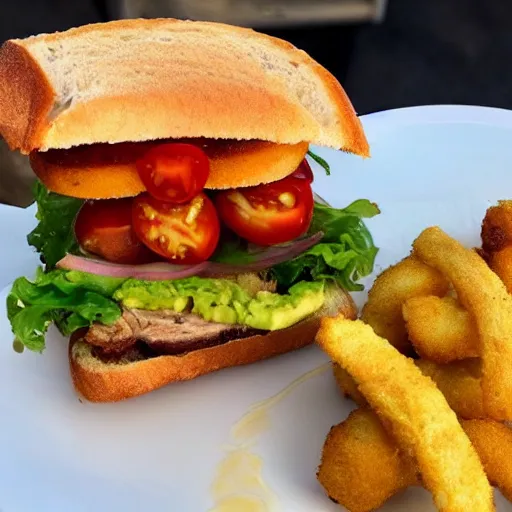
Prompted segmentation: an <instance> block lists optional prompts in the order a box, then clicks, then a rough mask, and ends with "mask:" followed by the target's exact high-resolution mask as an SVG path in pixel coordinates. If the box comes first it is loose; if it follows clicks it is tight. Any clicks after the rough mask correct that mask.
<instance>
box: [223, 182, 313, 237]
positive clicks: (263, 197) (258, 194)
mask: <svg viewBox="0 0 512 512" xmlns="http://www.w3.org/2000/svg"><path fill="white" fill-rule="evenodd" d="M216 206H217V211H218V212H219V215H220V218H221V220H222V221H223V222H224V223H225V224H226V225H227V226H228V227H229V228H230V229H232V230H233V231H234V232H235V233H236V234H237V235H239V236H241V237H242V238H245V239H246V240H249V242H253V243H255V244H258V245H275V244H280V243H283V242H288V241H289V240H293V239H294V238H297V237H299V236H301V235H303V234H304V233H305V232H306V231H307V229H308V227H309V224H310V223H311V217H312V216H313V192H312V190H311V185H310V184H309V182H308V181H307V180H305V179H298V178H293V177H288V178H284V179H282V180H280V181H276V182H274V183H268V184H266V185H258V186H257V187H248V188H240V189H235V190H226V191H222V192H220V193H219V194H218V195H217V197H216Z"/></svg>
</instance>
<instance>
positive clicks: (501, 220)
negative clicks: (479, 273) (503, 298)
mask: <svg viewBox="0 0 512 512" xmlns="http://www.w3.org/2000/svg"><path fill="white" fill-rule="evenodd" d="M481 237H482V253H483V255H484V257H485V260H486V261H487V263H488V265H489V266H490V267H491V269H492V270H493V271H494V272H496V274H498V276H500V278H501V280H502V281H503V283H504V284H505V287H506V288H507V290H508V292H509V293H512V201H498V204H497V205H496V206H492V207H491V208H489V209H488V210H487V212H486V213H485V217H484V220H483V222H482V231H481Z"/></svg>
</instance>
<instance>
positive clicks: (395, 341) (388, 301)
mask: <svg viewBox="0 0 512 512" xmlns="http://www.w3.org/2000/svg"><path fill="white" fill-rule="evenodd" d="M448 286H449V285H448V282H447V280H446V279H445V278H444V277H443V275H442V274H441V273H440V272H438V271H437V270H435V269H433V268H431V267H429V266H427V265H425V264H424V263H422V262H421V261H419V260H418V259H416V258H413V257H410V256H409V257H407V258H405V259H403V260H402V261H400V262H399V263H397V264H396V265H393V266H392V267H389V268H388V269H386V270H385V271H384V272H382V274H380V275H379V276H378V277H377V279H376V280H375V282H374V283H373V286H372V288H371V289H370V291H369V293H368V301H367V303H366V304H365V306H364V307H363V311H362V315H361V318H362V320H363V321H364V322H366V323H367V324H368V325H371V326H372V328H373V330H374V331H375V332H376V333H377V334H378V335H379V336H382V337H383V338H385V339H387V340H388V341H389V342H390V343H391V345H393V346H394V347H396V348H397V349H398V350H399V351H400V352H402V353H408V352H410V349H411V345H410V343H409V340H408V338H407V332H406V330H405V322H404V319H403V317H402V305H403V303H404V302H405V301H406V300H407V299H409V298H411V297H418V296H422V295H439V296H440V297H442V296H443V295H445V294H446V292H447V291H448Z"/></svg>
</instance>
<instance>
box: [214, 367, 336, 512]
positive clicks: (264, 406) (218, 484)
mask: <svg viewBox="0 0 512 512" xmlns="http://www.w3.org/2000/svg"><path fill="white" fill-rule="evenodd" d="M331 367H332V364H331V363H330V362H328V363H325V364H323V365H322V366H319V367H318V368H315V369H314V370H311V371H309V372H307V373H305V374H304V375H301V376H300V377H299V378H297V379H295V380H294V381H293V382H291V383H290V384H289V385H288V386H286V387H285V388H284V389H283V390H281V391H280V392H279V393H277V394H276V395H274V396H272V397H270V398H267V399H265V400H262V401H261V402H256V403H255V404H253V405H252V406H251V407H250V408H249V410H248V411H247V412H246V413H245V414H244V415H243V416H242V417H241V418H240V419H239V420H238V421H237V422H236V423H235V424H234V425H233V426H232V427H231V432H230V444H229V445H228V446H226V447H225V451H226V456H225V457H224V459H223V460H222V461H221V462H220V463H219V465H218V466H217V471H216V475H215V479H214V481H213V484H212V487H211V492H212V496H213V499H214V503H215V505H214V507H213V508H211V509H210V512H241V511H243V512H274V511H277V510H278V508H277V507H278V503H279V500H278V498H277V495H276V494H275V493H274V491H272V489H270V487H269V486H268V485H267V484H266V483H265V481H264V480H263V476H262V469H263V460H262V459H261V457H259V456H258V455H256V454H255V453H254V452H253V451H251V448H252V447H253V446H254V445H255V444H256V442H257V441H258V438H259V436H260V435H261V434H262V433H263V432H265V431H266V430H268V429H269V428H270V424H271V422H270V414H269V413H270V410H271V409H272V408H273V407H274V406H276V405H277V404H278V403H279V402H280V401H281V400H283V399H284V398H286V397H287V396H288V395H289V394H290V393H292V392H293V391H294V390H295V389H296V388H297V387H298V386H300V385H301V384H302V383H304V382H305V381H307V380H309V379H311V378H313V377H316V376H317V375H320V374H322V373H324V372H326V371H327V370H328V369H329V368H331Z"/></svg>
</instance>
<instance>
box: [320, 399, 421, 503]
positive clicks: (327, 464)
mask: <svg viewBox="0 0 512 512" xmlns="http://www.w3.org/2000/svg"><path fill="white" fill-rule="evenodd" d="M317 477H318V481H319V482H320V484H321V485H322V487H323V488H324V489H325V492H326V493H327V495H328V496H329V497H330V498H331V499H332V500H333V501H335V502H337V503H339V504H340V505H343V506H344V507H345V508H347V509H348V510H350V511H351V512H367V511H370V510H375V509H377V508H379V507H380V506H381V505H383V504H384V503H385V502H386V501H387V500H388V499H389V498H390V497H391V496H393V495H394V494H396V493H397V492H398V491H400V490H402V489H406V488H407V487H409V486H411V485H419V482H418V478H417V471H416V467H415V465H414V463H413V461H412V460H409V459H407V458H406V457H405V456H403V454H401V453H400V452H399V450H398V448H397V447H396V443H395V442H394V441H393V439H392V438H391V437H390V436H389V435H388V434H387V432H386V431H385V430H384V428H383V427H382V424H381V422H380V421H379V419H378V418H377V416H376V415H375V413H373V412H372V411H371V410H369V409H365V408H363V409H356V410H355V411H352V412H351V413H350V415H349V416H348V418H347V419H346V420H345V421H344V422H343V423H340V424H339V425H336V426H335V427H333V428H332V429H331V430H330V432H329V434H328V436H327V439H326V440H325V444H324V447H323V451H322V461H321V463H320V466H319V468H318V473H317Z"/></svg>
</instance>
